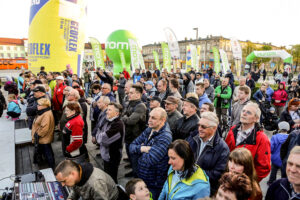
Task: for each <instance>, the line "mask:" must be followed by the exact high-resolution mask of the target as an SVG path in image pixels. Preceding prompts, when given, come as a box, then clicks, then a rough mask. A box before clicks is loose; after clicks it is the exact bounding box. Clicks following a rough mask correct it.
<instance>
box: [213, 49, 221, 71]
mask: <svg viewBox="0 0 300 200" xmlns="http://www.w3.org/2000/svg"><path fill="white" fill-rule="evenodd" d="M212 51H213V54H214V69H215V72H216V73H217V74H218V73H219V72H220V68H221V66H220V56H219V51H218V49H217V47H213V48H212Z"/></svg>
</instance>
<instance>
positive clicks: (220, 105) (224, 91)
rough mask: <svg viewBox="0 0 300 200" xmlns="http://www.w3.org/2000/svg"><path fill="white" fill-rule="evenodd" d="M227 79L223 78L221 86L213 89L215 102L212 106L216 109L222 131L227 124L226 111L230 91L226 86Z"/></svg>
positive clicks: (228, 104)
mask: <svg viewBox="0 0 300 200" xmlns="http://www.w3.org/2000/svg"><path fill="white" fill-rule="evenodd" d="M228 82H229V79H228V78H224V79H223V80H222V84H221V85H219V86H218V87H217V88H216V89H215V100H214V106H215V108H216V113H217V116H218V118H219V122H220V124H221V127H222V128H223V129H224V128H226V127H227V126H228V124H227V118H228V116H227V111H228V108H229V106H230V98H231V94H232V90H231V88H230V86H229V85H228Z"/></svg>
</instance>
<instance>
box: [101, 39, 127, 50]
mask: <svg viewBox="0 0 300 200" xmlns="http://www.w3.org/2000/svg"><path fill="white" fill-rule="evenodd" d="M105 45H106V46H107V47H108V48H109V49H122V50H124V49H126V50H128V47H129V45H128V42H114V41H110V42H106V44H105Z"/></svg>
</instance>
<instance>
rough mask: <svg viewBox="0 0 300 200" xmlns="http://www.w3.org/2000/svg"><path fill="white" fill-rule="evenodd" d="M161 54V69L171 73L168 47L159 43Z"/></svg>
mask: <svg viewBox="0 0 300 200" xmlns="http://www.w3.org/2000/svg"><path fill="white" fill-rule="evenodd" d="M161 48H162V53H163V68H165V69H168V71H169V72H170V71H171V54H170V50H169V47H168V45H167V44H166V43H165V42H162V43H161Z"/></svg>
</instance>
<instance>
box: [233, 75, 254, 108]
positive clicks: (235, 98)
mask: <svg viewBox="0 0 300 200" xmlns="http://www.w3.org/2000/svg"><path fill="white" fill-rule="evenodd" d="M241 86H247V87H248V88H249V86H248V85H246V77H244V76H241V77H240V80H239V85H238V86H236V87H235V88H234V91H233V94H232V100H233V103H234V102H236V101H238V91H239V88H240V87H241ZM249 90H250V93H249V97H248V98H249V99H250V97H251V89H250V88H249Z"/></svg>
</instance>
